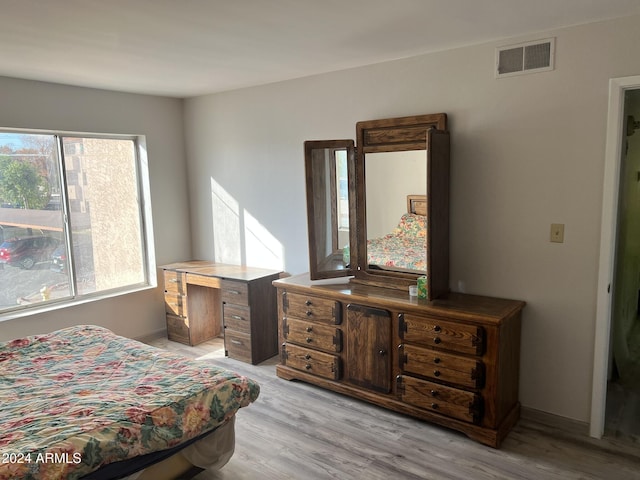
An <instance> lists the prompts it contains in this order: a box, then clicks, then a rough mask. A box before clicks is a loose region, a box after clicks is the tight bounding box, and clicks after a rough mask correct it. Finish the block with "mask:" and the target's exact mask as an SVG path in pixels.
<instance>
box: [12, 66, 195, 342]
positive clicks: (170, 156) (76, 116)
mask: <svg viewBox="0 0 640 480" xmlns="http://www.w3.org/2000/svg"><path fill="white" fill-rule="evenodd" d="M0 126H3V127H16V128H41V129H55V130H69V131H82V132H99V133H122V134H136V135H146V141H147V152H148V160H149V176H150V184H151V201H152V208H153V230H154V236H155V242H156V245H155V247H156V260H157V262H158V264H163V263H169V262H173V261H178V260H185V259H188V258H190V257H191V239H190V225H189V217H188V204H187V202H188V195H187V180H186V167H185V153H184V137H183V131H182V126H183V125H182V101H181V100H177V99H168V98H161V97H152V96H144V95H132V94H123V93H116V92H108V91H103V90H92V89H85V88H77V87H68V86H62V85H54V84H47V83H41V82H32V81H27V80H17V79H12V78H5V77H0ZM162 295H163V294H162V291H160V288H156V289H152V290H146V291H143V292H138V293H133V294H129V295H124V296H119V297H115V298H111V299H106V300H101V301H97V302H91V303H85V304H83V305H78V306H75V307H72V308H64V309H60V310H56V311H52V312H48V313H43V314H39V315H31V316H28V317H22V318H17V319H15V320H7V321H3V322H0V340H7V339H10V338H17V337H20V336H23V335H31V334H36V333H44V332H50V331H52V330H55V329H57V328H62V327H65V326H70V325H75V324H81V323H93V324H98V325H102V326H105V327H107V328H110V329H112V330H114V331H115V332H116V333H118V334H120V335H126V336H129V337H139V336H143V335H148V334H150V333H153V332H156V331H159V330H162V329H163V328H165V316H164V304H163V298H162Z"/></svg>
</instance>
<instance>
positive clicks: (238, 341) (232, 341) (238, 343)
mask: <svg viewBox="0 0 640 480" xmlns="http://www.w3.org/2000/svg"><path fill="white" fill-rule="evenodd" d="M231 343H233V344H234V345H242V342H241V341H240V340H231Z"/></svg>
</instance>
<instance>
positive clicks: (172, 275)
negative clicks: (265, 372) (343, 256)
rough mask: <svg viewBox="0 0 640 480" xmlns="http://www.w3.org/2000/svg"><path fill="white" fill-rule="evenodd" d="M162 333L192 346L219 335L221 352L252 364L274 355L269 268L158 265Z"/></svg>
mask: <svg viewBox="0 0 640 480" xmlns="http://www.w3.org/2000/svg"><path fill="white" fill-rule="evenodd" d="M160 268H161V269H162V270H163V278H164V300H165V310H166V316H167V335H168V337H169V340H173V341H176V342H180V343H185V344H187V345H197V344H199V343H202V342H204V341H206V340H210V339H212V338H214V337H218V336H220V335H224V348H225V352H226V354H227V355H228V356H229V357H231V358H235V359H238V360H242V361H245V362H249V363H253V364H257V363H260V362H262V361H264V360H266V359H268V358H271V357H273V356H274V355H277V353H278V343H277V340H278V338H277V332H278V327H277V317H276V296H275V294H276V292H275V288H274V287H273V285H272V282H273V281H274V280H275V279H277V278H279V276H280V273H281V272H278V271H274V270H265V269H261V268H252V267H245V266H239V265H226V264H220V263H214V262H207V261H191V262H180V263H172V264H169V265H163V266H161V267H160Z"/></svg>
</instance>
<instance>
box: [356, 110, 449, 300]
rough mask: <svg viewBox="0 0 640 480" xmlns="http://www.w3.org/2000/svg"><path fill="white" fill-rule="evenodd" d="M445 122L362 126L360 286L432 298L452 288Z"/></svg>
mask: <svg viewBox="0 0 640 480" xmlns="http://www.w3.org/2000/svg"><path fill="white" fill-rule="evenodd" d="M446 119H447V118H446V115H445V114H433V115H417V116H412V117H400V118H389V119H382V120H370V121H365V122H358V123H357V124H356V132H357V141H358V148H357V156H356V159H355V184H356V187H357V188H356V192H355V197H356V209H355V217H356V240H355V242H354V243H355V244H356V251H357V259H356V265H355V266H356V268H355V269H354V275H355V279H354V281H356V282H361V283H367V284H371V285H378V286H381V287H387V288H397V289H401V290H404V289H407V288H408V286H409V285H412V284H415V283H416V280H417V278H418V277H420V276H426V283H427V298H428V299H429V300H431V299H434V298H437V297H439V296H441V295H443V294H445V293H446V292H447V291H448V288H449V285H448V284H449V133H448V132H447V131H446Z"/></svg>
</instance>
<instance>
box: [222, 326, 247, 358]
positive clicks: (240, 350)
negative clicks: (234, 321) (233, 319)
mask: <svg viewBox="0 0 640 480" xmlns="http://www.w3.org/2000/svg"><path fill="white" fill-rule="evenodd" d="M224 349H225V350H226V351H227V355H229V357H231V358H235V359H236V360H242V361H243V362H248V363H251V337H250V336H249V335H247V334H244V333H239V332H234V331H232V330H229V329H227V330H225V331H224Z"/></svg>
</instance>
